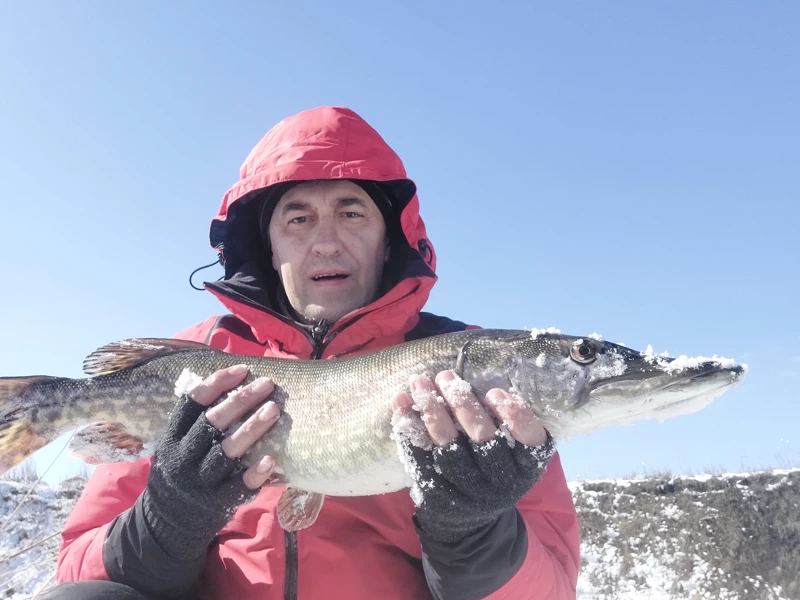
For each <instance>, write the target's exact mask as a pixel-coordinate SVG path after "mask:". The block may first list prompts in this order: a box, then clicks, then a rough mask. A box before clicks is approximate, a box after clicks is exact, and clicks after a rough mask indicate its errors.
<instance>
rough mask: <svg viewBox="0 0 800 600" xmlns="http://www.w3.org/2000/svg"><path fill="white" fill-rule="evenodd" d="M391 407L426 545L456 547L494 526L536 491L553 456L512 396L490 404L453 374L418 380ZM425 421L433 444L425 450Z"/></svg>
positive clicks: (493, 394)
mask: <svg viewBox="0 0 800 600" xmlns="http://www.w3.org/2000/svg"><path fill="white" fill-rule="evenodd" d="M392 406H393V409H394V415H395V418H394V430H395V436H396V438H397V440H398V442H399V444H400V447H401V451H402V452H403V454H404V459H405V463H406V468H407V471H408V472H409V474H410V476H411V477H412V479H413V480H414V487H413V488H412V496H413V497H414V501H415V504H416V505H417V511H416V514H415V519H416V521H417V526H418V528H419V530H420V535H421V537H422V538H423V542H424V539H425V537H429V538H430V539H433V540H436V541H438V542H443V543H455V542H458V541H460V540H462V539H464V538H465V537H467V536H470V535H473V534H478V533H479V532H481V531H483V530H484V529H486V528H487V527H490V526H491V525H492V524H493V523H494V522H495V521H496V520H497V519H498V518H499V516H500V515H501V514H502V513H503V512H505V511H506V510H508V509H510V508H513V507H514V506H515V505H516V503H517V502H518V501H519V499H520V498H522V496H524V495H525V494H526V493H527V492H528V490H530V488H531V487H533V485H534V484H535V483H536V481H538V479H539V477H540V476H541V474H542V473H543V472H544V469H545V467H546V465H547V463H548V461H549V460H550V458H551V457H552V455H553V452H554V451H555V446H554V443H553V440H552V438H551V437H550V435H549V434H548V432H547V431H546V430H545V429H544V427H542V425H541V424H540V423H539V421H538V420H537V418H536V416H535V415H534V413H533V412H532V411H531V410H530V409H529V408H527V407H525V406H524V405H523V404H522V403H521V402H520V401H519V400H517V399H516V398H514V396H512V395H511V394H510V393H508V392H507V391H505V390H501V389H493V390H490V391H489V392H488V393H487V395H486V398H485V404H484V403H482V402H480V401H479V400H478V399H477V398H476V397H475V394H474V393H473V392H472V390H471V388H470V385H469V384H468V383H467V382H465V381H463V380H461V379H460V378H458V377H457V376H456V375H455V373H453V372H452V371H443V372H441V373H439V375H437V377H436V381H435V382H434V381H431V380H430V379H429V378H427V377H422V376H420V377H415V378H414V379H413V380H412V381H411V394H410V395H409V394H406V393H401V394H398V395H397V396H395V398H394V399H393V401H392ZM415 413H418V415H415ZM419 419H421V422H422V424H423V426H424V433H426V434H427V436H429V437H430V442H432V444H430V445H428V446H427V447H426V445H425V444H424V443H421V441H422V440H423V439H424V438H422V437H421V436H420V433H421V432H420V431H419ZM498 423H500V424H502V425H503V429H505V431H503V429H501V428H500V427H498ZM415 424H416V427H415ZM506 432H507V433H506ZM508 434H510V436H511V438H512V439H509V438H508V437H507V435H508Z"/></svg>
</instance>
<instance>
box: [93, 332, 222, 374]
mask: <svg viewBox="0 0 800 600" xmlns="http://www.w3.org/2000/svg"><path fill="white" fill-rule="evenodd" d="M186 350H213V348H211V347H210V346H207V345H205V344H201V343H200V342H190V341H187V340H174V339H171V338H132V339H129V340H122V341H119V342H112V343H111V344H106V345H105V346H103V347H102V348H98V349H97V350H95V351H94V352H92V353H91V354H90V355H89V356H87V357H86V360H84V361H83V372H84V373H86V374H87V375H106V374H108V373H115V372H117V371H121V370H123V369H130V368H132V367H135V366H137V365H140V364H142V363H144V362H146V361H148V360H152V359H154V358H156V357H158V356H165V355H167V354H172V353H173V352H185V351H186Z"/></svg>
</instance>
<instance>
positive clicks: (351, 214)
mask: <svg viewBox="0 0 800 600" xmlns="http://www.w3.org/2000/svg"><path fill="white" fill-rule="evenodd" d="M344 216H345V217H347V218H348V219H355V218H358V217H360V216H361V213H357V212H353V211H352V210H350V211H347V212H346V213H344Z"/></svg>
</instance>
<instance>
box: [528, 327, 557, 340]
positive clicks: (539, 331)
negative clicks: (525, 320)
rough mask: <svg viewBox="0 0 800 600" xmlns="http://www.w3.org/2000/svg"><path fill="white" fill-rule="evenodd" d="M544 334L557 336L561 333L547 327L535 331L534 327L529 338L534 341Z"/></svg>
mask: <svg viewBox="0 0 800 600" xmlns="http://www.w3.org/2000/svg"><path fill="white" fill-rule="evenodd" d="M546 333H550V334H553V335H558V334H560V333H561V330H560V329H556V328H555V327H548V328H547V329H536V327H534V328H533V329H531V337H532V338H533V339H536V338H537V337H539V336H540V335H544V334H546Z"/></svg>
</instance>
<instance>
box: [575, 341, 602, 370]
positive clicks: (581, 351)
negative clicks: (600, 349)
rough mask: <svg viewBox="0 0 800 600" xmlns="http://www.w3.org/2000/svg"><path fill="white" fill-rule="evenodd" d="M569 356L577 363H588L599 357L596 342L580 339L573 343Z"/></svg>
mask: <svg viewBox="0 0 800 600" xmlns="http://www.w3.org/2000/svg"><path fill="white" fill-rule="evenodd" d="M569 357H570V358H571V359H572V360H574V361H575V362H577V363H581V364H582V365H588V364H590V363H593V362H594V361H595V360H596V359H597V349H596V348H595V347H594V344H592V343H590V342H588V341H586V340H578V341H577V342H575V343H574V344H572V348H570V350H569Z"/></svg>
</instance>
